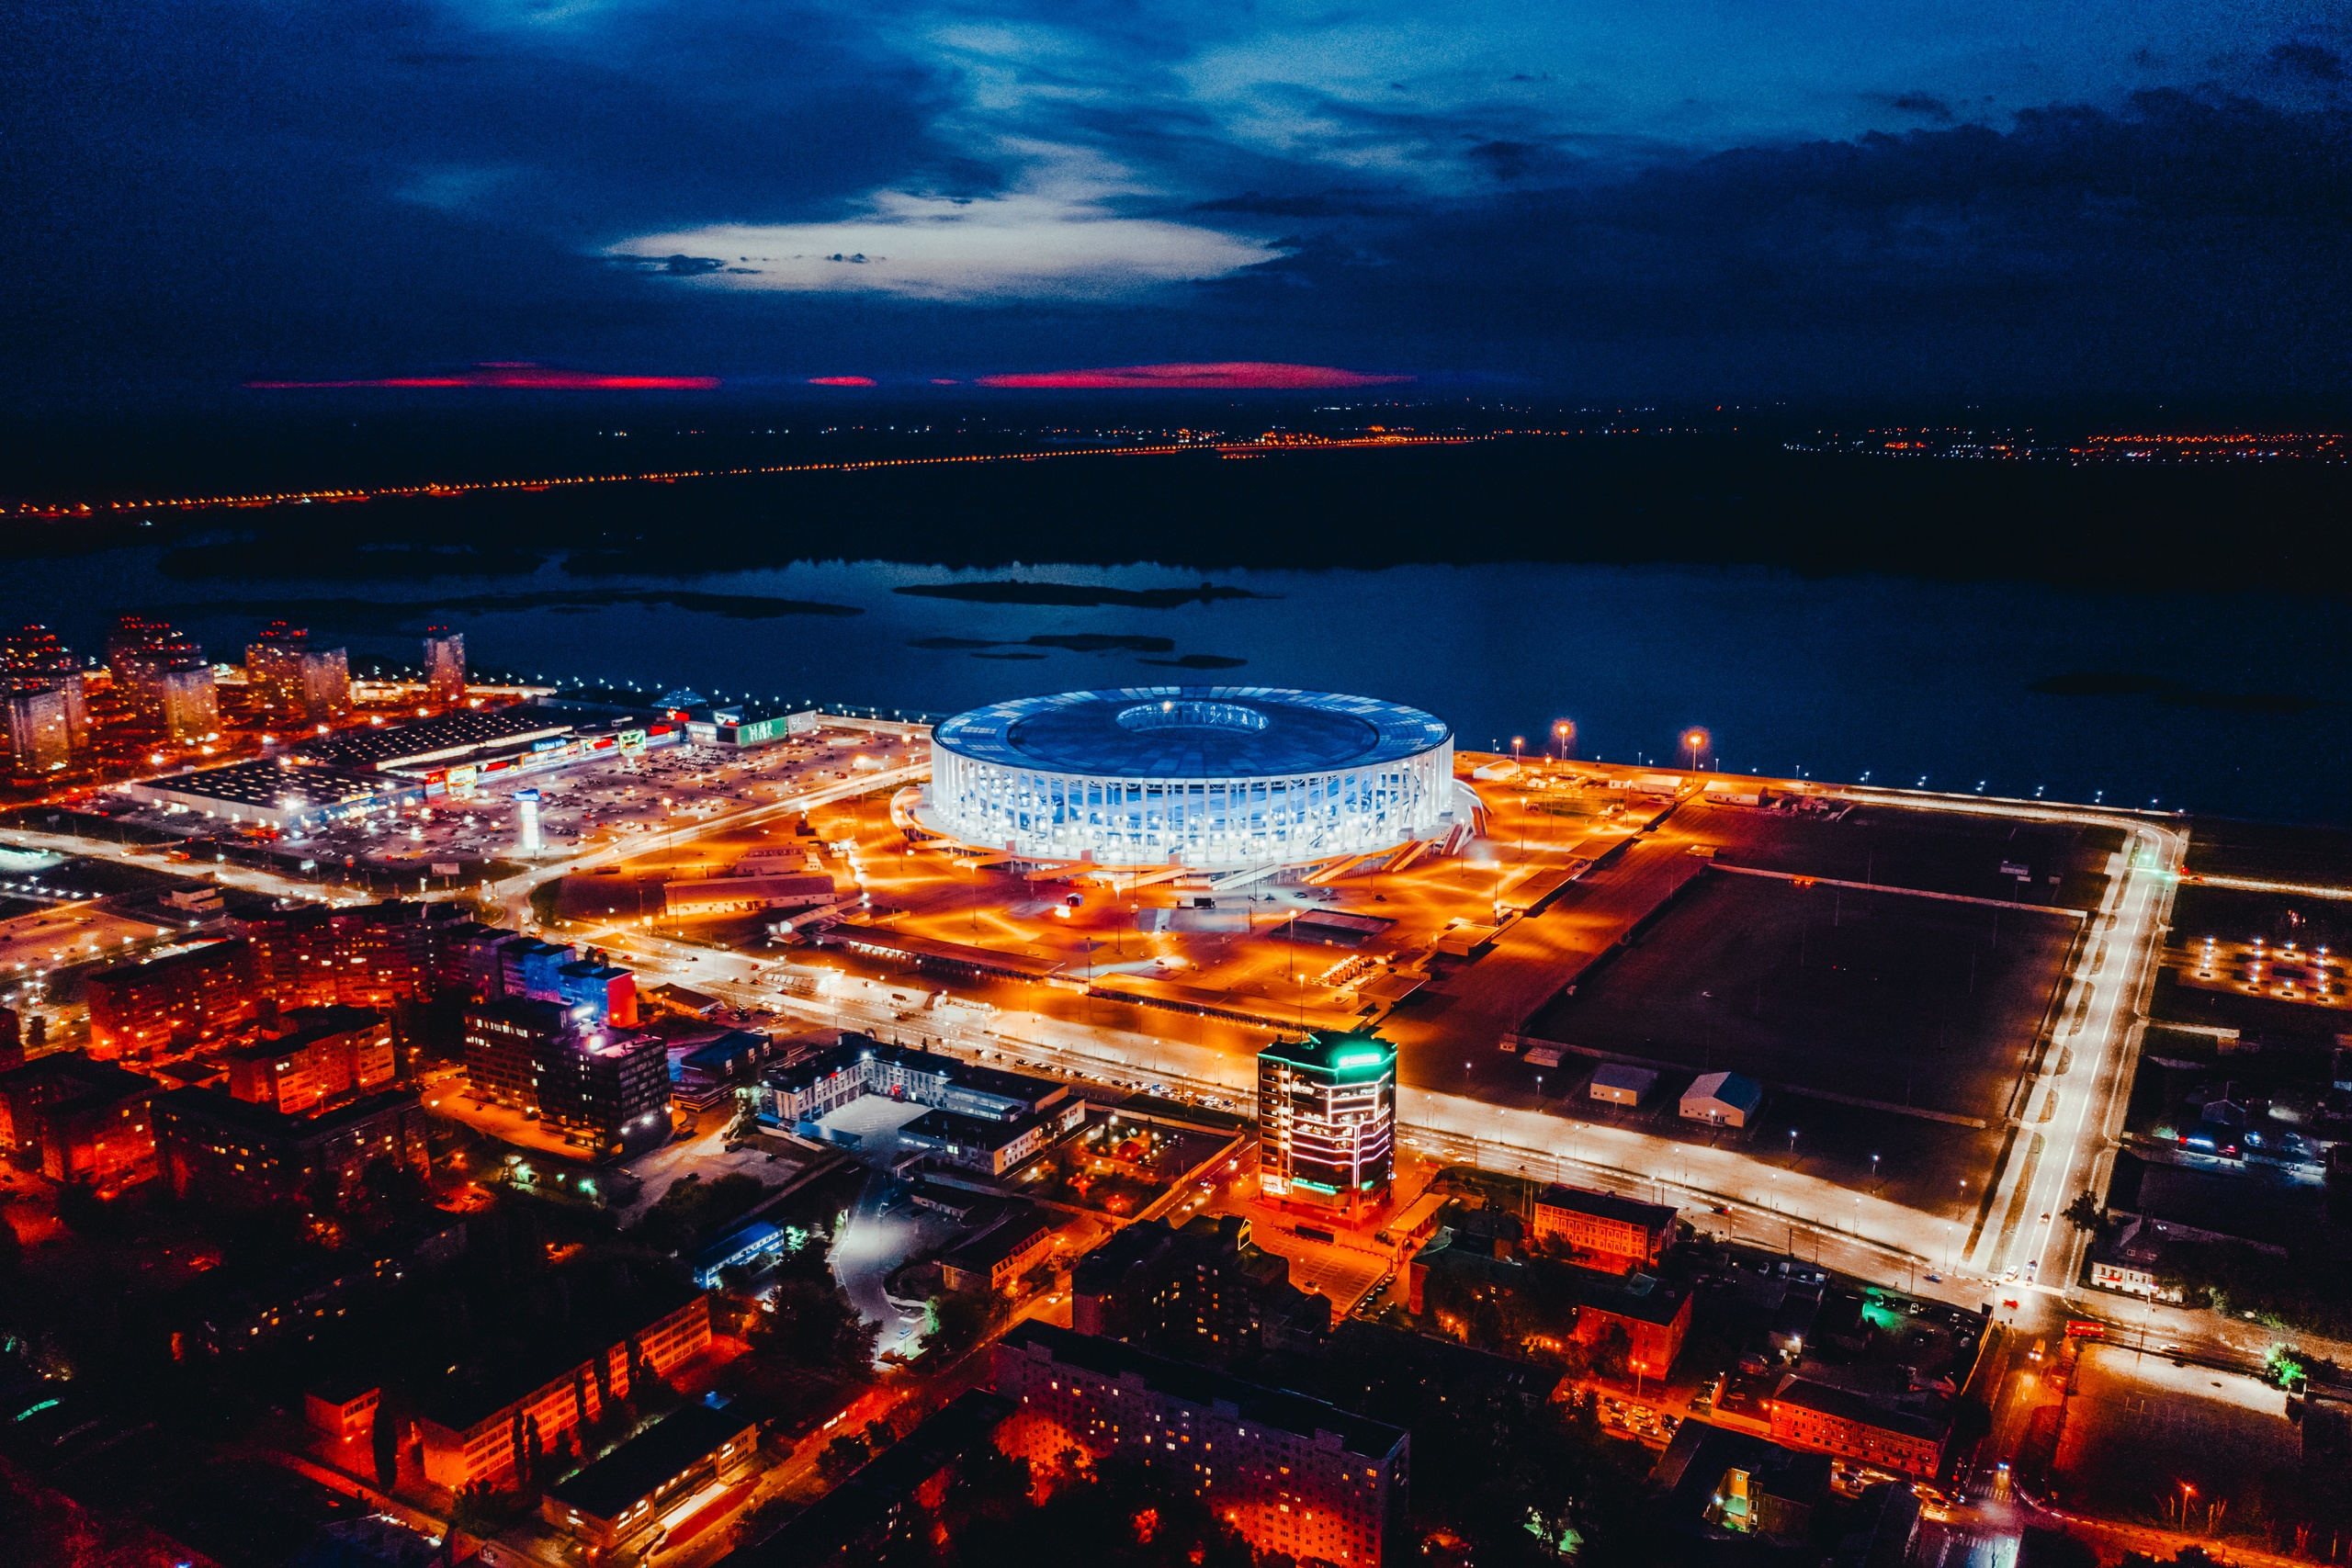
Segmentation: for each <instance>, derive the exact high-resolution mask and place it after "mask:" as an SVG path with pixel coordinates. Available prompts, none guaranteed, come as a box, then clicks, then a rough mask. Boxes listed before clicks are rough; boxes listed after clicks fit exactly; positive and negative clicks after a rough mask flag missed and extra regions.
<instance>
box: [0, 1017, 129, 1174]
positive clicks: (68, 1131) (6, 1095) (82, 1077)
mask: <svg viewBox="0 0 2352 1568" xmlns="http://www.w3.org/2000/svg"><path fill="white" fill-rule="evenodd" d="M161 1087H162V1086H161V1085H159V1084H157V1083H156V1081H155V1080H154V1079H153V1078H151V1077H147V1076H146V1075H145V1074H144V1073H134V1072H130V1071H128V1070H126V1069H124V1068H121V1067H118V1066H114V1065H113V1064H112V1063H108V1062H97V1061H93V1060H91V1059H90V1056H89V1055H88V1054H87V1053H86V1052H82V1051H58V1052H52V1053H51V1054H50V1055H46V1056H42V1057H40V1058H39V1059H37V1060H35V1061H31V1062H28V1063H26V1064H25V1065H24V1066H20V1067H13V1068H11V1069H9V1070H8V1071H7V1072H5V1073H0V1146H5V1147H6V1148H8V1149H11V1150H13V1151H15V1152H16V1153H17V1154H19V1155H25V1156H33V1157H37V1158H38V1159H39V1160H40V1168H41V1172H42V1174H43V1175H45V1176H47V1177H48V1178H49V1179H51V1181H56V1182H62V1183H76V1184H87V1185H89V1186H92V1187H96V1188H99V1189H101V1190H112V1189H118V1188H122V1187H127V1186H129V1185H130V1184H131V1183H132V1182H135V1181H143V1180H145V1179H148V1178H149V1177H152V1176H153V1175H154V1174H155V1124H154V1116H153V1101H154V1099H155V1095H156V1093H157V1091H158V1090H159V1089H161Z"/></svg>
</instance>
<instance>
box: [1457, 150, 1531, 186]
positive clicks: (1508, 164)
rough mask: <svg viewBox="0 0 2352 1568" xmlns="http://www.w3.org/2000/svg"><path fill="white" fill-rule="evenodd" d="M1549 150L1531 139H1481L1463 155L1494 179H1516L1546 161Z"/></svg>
mask: <svg viewBox="0 0 2352 1568" xmlns="http://www.w3.org/2000/svg"><path fill="white" fill-rule="evenodd" d="M1549 152H1550V149H1548V148H1545V147H1541V146H1538V145H1537V144H1536V143H1534V142H1532V141H1481V142H1479V143H1478V144H1477V145H1476V146H1474V147H1472V148H1471V149H1470V151H1469V152H1465V153H1464V154H1463V155H1464V157H1466V158H1468V159H1469V160H1470V162H1471V163H1472V164H1474V165H1476V167H1478V168H1479V169H1482V170H1484V171H1485V172H1486V173H1487V175H1491V176H1493V177H1494V178H1496V179H1498V180H1516V179H1521V178H1524V177H1525V176H1526V175H1529V174H1530V173H1532V172H1533V171H1534V170H1535V169H1536V168H1538V167H1540V166H1542V165H1543V164H1544V163H1546V162H1548V154H1549Z"/></svg>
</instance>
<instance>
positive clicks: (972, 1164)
mask: <svg viewBox="0 0 2352 1568" xmlns="http://www.w3.org/2000/svg"><path fill="white" fill-rule="evenodd" d="M1085 1120H1086V1102H1085V1101H1084V1100H1066V1101H1064V1102H1063V1103H1061V1104H1059V1105H1057V1106H1055V1107H1053V1108H1052V1109H1051V1110H1050V1111H1032V1112H1028V1113H1026V1114H1023V1115H1021V1116H1018V1117H1015V1118H1014V1119H1013V1120H1012V1121H1010V1122H998V1121H992V1120H990V1119H989V1118H986V1117H981V1116H967V1115H964V1114H963V1113H962V1112H960V1111H924V1112H923V1113H922V1115H920V1116H918V1117H916V1118H915V1119H914V1120H913V1121H911V1122H908V1123H907V1124H906V1125H905V1126H903V1127H901V1128H899V1141H900V1142H902V1143H905V1144H907V1145H910V1146H912V1147H915V1148H921V1149H929V1150H931V1151H932V1153H933V1155H934V1156H936V1157H938V1158H940V1159H943V1160H945V1161H946V1162H947V1163H948V1164H950V1165H960V1166H963V1167H965V1168H967V1169H970V1170H978V1171H985V1172H987V1173H988V1174H989V1175H990V1176H1002V1175H1004V1174H1005V1173H1006V1172H1007V1171H1010V1170H1012V1169H1013V1168H1015V1167H1017V1166H1019V1165H1021V1164H1023V1162H1025V1161H1027V1160H1030V1159H1033V1158H1035V1156H1038V1155H1040V1154H1042V1153H1044V1152H1045V1151H1046V1149H1048V1148H1050V1147H1052V1146H1053V1145H1055V1144H1057V1143H1058V1142H1060V1141H1061V1139H1062V1138H1063V1137H1065V1136H1066V1135H1068V1134H1069V1133H1071V1132H1073V1131H1075V1130H1076V1129H1077V1127H1078V1125H1079V1123H1080V1122H1083V1121H1085Z"/></svg>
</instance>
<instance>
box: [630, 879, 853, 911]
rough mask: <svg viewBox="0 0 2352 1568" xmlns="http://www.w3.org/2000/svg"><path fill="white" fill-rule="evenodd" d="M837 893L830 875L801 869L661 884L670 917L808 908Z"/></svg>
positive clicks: (822, 902)
mask: <svg viewBox="0 0 2352 1568" xmlns="http://www.w3.org/2000/svg"><path fill="white" fill-rule="evenodd" d="M836 897H840V894H839V892H838V890H837V889H836V888H835V887H834V886H833V879H832V878H831V877H830V876H825V875H820V874H808V873H805V872H790V873H775V874H771V873H762V872H752V873H742V872H739V873H736V874H730V875H725V876H697V877H690V878H686V879H683V880H680V881H675V882H665V883H663V884H662V914H663V915H665V916H667V917H669V918H670V919H679V918H682V917H690V916H695V915H728V914H741V913H746V912H749V911H752V910H754V909H808V908H815V907H816V906H818V905H820V904H830V903H831V902H832V901H833V900H834V899H835V898H836Z"/></svg>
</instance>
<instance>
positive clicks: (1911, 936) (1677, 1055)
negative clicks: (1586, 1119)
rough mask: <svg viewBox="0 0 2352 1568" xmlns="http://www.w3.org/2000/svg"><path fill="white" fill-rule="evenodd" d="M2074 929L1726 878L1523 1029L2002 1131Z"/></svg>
mask: <svg viewBox="0 0 2352 1568" xmlns="http://www.w3.org/2000/svg"><path fill="white" fill-rule="evenodd" d="M2074 939H2075V921H2074V920H2072V919H2068V918H2066V917H2064V916H2062V915H2056V914H2052V913H2048V912H2044V911H2041V910H2031V911H2028V910H2023V909H2018V910H2007V909H1994V908H1986V907H1985V906H1982V905H1973V904H1959V903H1952V902H1948V901H1945V900H1941V899H1928V898H1917V897H1905V896H1904V895H1900V894H1894V893H1878V892H1865V891H1861V890H1858V889H1854V888H1845V889H1838V888H1827V887H1819V886H1815V887H1810V888H1804V887H1798V886H1794V885H1793V884H1792V883H1790V882H1788V881H1784V880H1782V879H1780V878H1777V877H1761V876H1743V875H1739V874H1736V873H1725V874H1716V875H1713V876H1710V877H1708V878H1706V879H1705V880H1703V881H1702V882H1700V883H1698V884H1695V885H1693V886H1691V888H1690V890H1689V891H1687V892H1686V893H1684V895H1683V896H1682V897H1681V898H1680V900H1679V901H1678V902H1677V903H1676V904H1675V905H1674V906H1672V907H1671V908H1669V909H1668V911H1667V913H1666V914H1665V915H1664V916H1663V918H1662V919H1660V920H1659V921H1658V922H1657V924H1656V925H1654V926H1653V927H1651V928H1650V930H1649V931H1648V932H1647V933H1646V934H1645V935H1644V936H1643V937H1642V938H1641V939H1640V941H1639V942H1638V943H1637V944H1635V945H1634V946H1633V947H1630V948H1627V949H1625V950H1623V953H1621V954H1620V955H1619V956H1618V957H1617V958H1616V959H1615V961H1614V962H1613V963H1611V964H1608V965H1607V966H1606V967H1604V968H1602V969H1600V971H1599V972H1598V973H1597V974H1594V975H1593V976H1591V977H1589V978H1588V979H1587V980H1585V981H1584V982H1583V983H1581V984H1580V985H1579V986H1578V987H1577V992H1576V994H1575V995H1574V996H1570V997H1564V998H1561V999H1560V1000H1558V1001H1556V1002H1555V1003H1553V1004H1552V1005H1551V1006H1550V1007H1548V1008H1546V1009H1545V1010H1544V1011H1543V1012H1541V1013H1539V1014H1538V1015H1537V1016H1536V1018H1535V1020H1534V1021H1533V1022H1532V1024H1531V1025H1530V1027H1529V1029H1528V1031H1527V1032H1528V1033H1529V1034H1531V1035H1535V1036H1540V1037H1542V1038H1544V1039H1546V1040H1557V1041H1563V1042H1566V1043H1570V1044H1574V1045H1578V1046H1583V1047H1587V1048H1589V1049H1594V1050H1599V1051H1603V1052H1607V1053H1611V1054H1612V1055H1623V1056H1626V1057H1629V1058H1642V1059H1646V1060H1648V1061H1651V1062H1657V1063H1666V1064H1668V1065H1670V1066H1673V1067H1676V1068H1679V1069H1683V1070H1686V1071H1688V1072H1690V1073H1691V1074H1693V1075H1695V1074H1699V1073H1705V1072H1713V1071H1718V1070H1725V1069H1728V1070H1733V1071H1737V1072H1741V1073H1745V1074H1747V1076H1749V1077H1754V1078H1757V1079H1758V1080H1760V1081H1762V1082H1763V1083H1765V1084H1766V1085H1767V1086H1768V1088H1770V1087H1775V1086H1790V1087H1792V1088H1797V1089H1813V1090H1818V1091H1825V1092H1827V1093H1830V1094H1836V1095H1845V1096H1852V1097H1856V1098H1859V1099H1862V1100H1876V1101H1879V1102H1881V1103H1883V1104H1886V1105H1892V1106H1917V1107H1923V1108H1927V1109H1929V1110H1935V1111H1943V1112H1946V1113H1948V1114H1951V1115H1957V1116H1966V1117H1974V1118H1981V1119H1983V1120H1985V1121H1987V1122H1997V1121H1999V1120H2000V1118H2001V1117H2002V1116H2003V1114H2004V1113H2005V1110H2006V1107H2007V1098H2008V1095H2009V1092H2010V1088H2011V1086H2012V1084H2013V1083H2014V1081H2015V1079H2016V1077H2017V1074H2018V1068H2019V1066H2021V1065H2022V1064H2023V1062H2024V1059H2025V1055H2026V1053H2027V1052H2028V1050H2029V1049H2030V1046H2031V1045H2032V1043H2033V1039H2034V1036H2035V1033H2036V1032H2037V1030H2038V1029H2039V1027H2040V1025H2041V1019H2042V1015H2043V1012H2044V1010H2045V1009H2046V1008H2047V1006H2048V1003H2049V999H2050V995H2051V990H2052V986H2053V985H2054V984H2055V982H2056V980H2057V977H2058V975H2059V970H2060V966H2061V964H2063V963H2064V958H2065V955H2066V953H2067V950H2068V948H2069V946H2070V945H2071V944H2072V942H2073V941H2074ZM1679 1088H1680V1086H1679V1085H1668V1084H1661V1085H1660V1089H1661V1090H1662V1091H1664V1092H1668V1093H1672V1092H1679Z"/></svg>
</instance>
